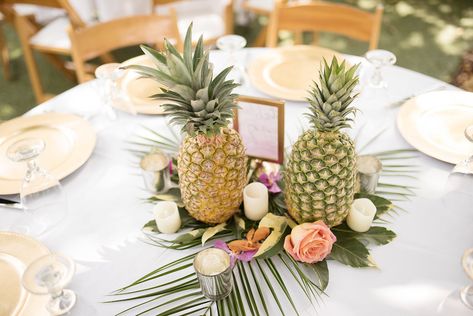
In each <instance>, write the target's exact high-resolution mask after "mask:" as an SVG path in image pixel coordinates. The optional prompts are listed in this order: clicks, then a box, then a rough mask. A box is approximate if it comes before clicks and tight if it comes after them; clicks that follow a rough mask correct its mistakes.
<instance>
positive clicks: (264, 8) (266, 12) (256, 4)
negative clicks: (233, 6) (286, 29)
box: [241, 0, 276, 47]
mask: <svg viewBox="0 0 473 316" xmlns="http://www.w3.org/2000/svg"><path fill="white" fill-rule="evenodd" d="M275 1H276V0H263V1H261V0H243V2H242V3H241V7H242V9H244V10H246V11H249V12H251V13H253V14H256V15H259V16H264V17H267V18H269V17H270V15H271V12H273V10H274V6H275ZM267 36H268V25H267V24H263V25H261V30H260V32H259V34H258V37H257V38H256V39H255V41H254V43H253V46H257V47H258V46H264V45H265V43H266V37H267Z"/></svg>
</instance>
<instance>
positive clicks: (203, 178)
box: [129, 24, 247, 224]
mask: <svg viewBox="0 0 473 316" xmlns="http://www.w3.org/2000/svg"><path fill="white" fill-rule="evenodd" d="M142 50H143V51H144V53H145V54H146V55H148V56H149V57H150V58H152V59H153V61H154V63H155V64H156V68H149V67H144V66H138V65H134V66H129V68H132V69H135V70H137V71H138V72H139V73H140V74H141V75H143V76H145V77H147V78H152V79H154V80H156V81H158V82H159V83H161V84H163V85H164V86H165V87H166V88H165V89H163V91H162V92H161V93H158V94H156V95H154V96H153V97H155V98H158V99H164V100H167V101H170V103H169V104H165V105H162V107H163V108H164V111H165V113H166V114H168V115H169V116H170V117H171V123H173V124H178V125H181V126H182V130H181V131H182V133H183V135H184V140H183V143H182V144H181V147H180V149H179V153H178V159H177V161H178V166H177V168H178V174H179V186H180V189H181V196H182V200H183V202H184V205H185V207H186V209H187V211H188V212H189V214H190V215H191V216H193V217H194V218H196V219H197V220H200V221H202V222H205V223H209V224H218V223H223V222H225V221H227V220H228V219H229V218H230V217H232V215H233V214H235V212H237V211H238V209H239V207H240V204H241V202H242V198H243V194H242V192H243V188H244V186H245V184H246V176H247V157H246V154H245V147H244V146H243V142H242V139H241V137H240V135H239V134H238V133H237V132H236V131H235V130H233V129H231V128H230V127H228V125H229V123H230V122H231V120H232V118H233V109H235V108H236V103H235V99H236V97H237V95H236V94H233V93H232V91H233V89H234V88H235V87H237V86H238V84H236V83H234V82H233V81H232V80H225V78H226V76H227V74H228V73H229V72H230V70H231V67H228V68H226V69H225V70H223V71H222V72H220V73H219V74H218V75H217V76H216V77H215V78H214V77H213V72H212V64H210V63H209V52H208V51H204V48H203V40H202V36H201V37H200V39H199V41H198V43H197V45H196V47H195V50H194V52H193V51H192V24H191V25H190V26H189V28H188V30H187V34H186V38H185V40H184V52H183V55H181V54H180V53H179V52H178V51H177V50H176V48H175V47H174V46H173V45H172V44H171V43H169V42H168V41H165V43H164V51H163V52H158V51H156V50H153V49H151V48H149V47H145V46H142Z"/></svg>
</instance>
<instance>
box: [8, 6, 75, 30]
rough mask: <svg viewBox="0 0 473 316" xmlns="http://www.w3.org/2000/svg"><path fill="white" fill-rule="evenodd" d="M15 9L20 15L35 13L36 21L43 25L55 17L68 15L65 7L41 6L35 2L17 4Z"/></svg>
mask: <svg viewBox="0 0 473 316" xmlns="http://www.w3.org/2000/svg"><path fill="white" fill-rule="evenodd" d="M13 9H14V10H15V12H16V13H17V14H19V15H34V17H35V20H36V22H38V23H39V24H41V25H45V24H48V23H49V22H51V21H53V20H54V19H56V18H58V17H61V16H65V15H66V12H65V11H64V10H63V9H58V8H48V7H41V6H37V5H33V4H15V5H14V6H13Z"/></svg>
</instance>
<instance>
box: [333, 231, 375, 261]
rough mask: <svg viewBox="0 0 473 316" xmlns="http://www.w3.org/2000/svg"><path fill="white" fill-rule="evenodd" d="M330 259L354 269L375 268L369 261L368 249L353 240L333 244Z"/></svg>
mask: <svg viewBox="0 0 473 316" xmlns="http://www.w3.org/2000/svg"><path fill="white" fill-rule="evenodd" d="M330 258H331V259H334V260H337V261H338V262H341V263H343V264H346V265H349V266H352V267H354V268H364V267H375V266H376V265H375V264H374V263H373V262H372V261H371V259H370V252H369V250H368V248H366V246H365V245H364V244H363V243H361V242H360V241H358V240H357V239H355V238H353V239H346V240H341V241H337V242H336V243H334V244H333V248H332V253H331V254H330Z"/></svg>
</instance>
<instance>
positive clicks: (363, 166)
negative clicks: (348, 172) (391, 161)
mask: <svg viewBox="0 0 473 316" xmlns="http://www.w3.org/2000/svg"><path fill="white" fill-rule="evenodd" d="M356 167H357V170H358V174H357V177H358V179H359V181H360V191H361V192H365V193H368V194H374V193H375V191H376V187H377V186H378V181H379V176H380V174H381V170H382V169H383V164H382V163H381V161H380V160H379V159H378V158H376V157H375V156H371V155H362V156H358V159H357V162H356Z"/></svg>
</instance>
